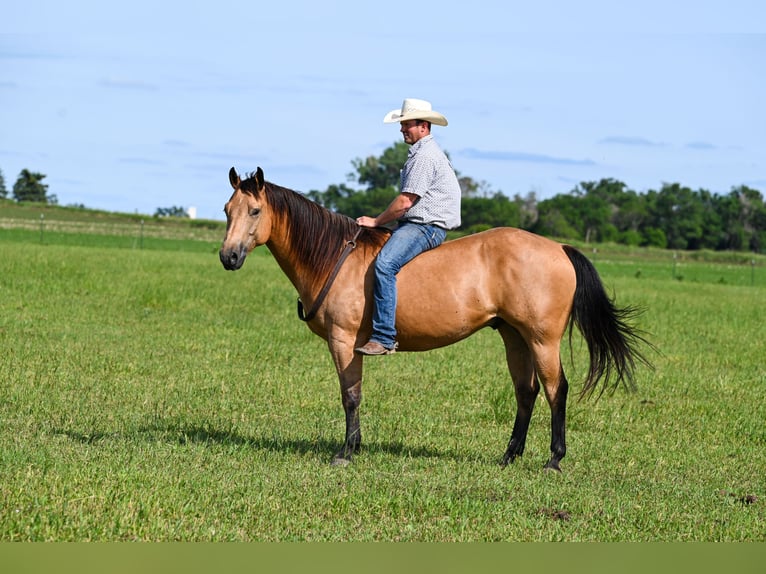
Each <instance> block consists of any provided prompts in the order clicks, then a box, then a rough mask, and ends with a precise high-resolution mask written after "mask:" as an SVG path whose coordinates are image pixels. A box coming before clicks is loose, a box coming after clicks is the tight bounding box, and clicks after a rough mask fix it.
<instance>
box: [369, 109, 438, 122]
mask: <svg viewBox="0 0 766 574" xmlns="http://www.w3.org/2000/svg"><path fill="white" fill-rule="evenodd" d="M408 120H425V121H427V122H431V123H432V124H436V125H437V126H446V125H447V118H445V117H444V116H443V115H441V114H440V113H439V112H434V111H425V110H423V111H418V110H415V111H412V112H408V113H406V114H402V110H401V109H399V110H391V111H390V112H388V113H387V114H386V117H384V118H383V123H384V124H395V123H398V122H406V121H408Z"/></svg>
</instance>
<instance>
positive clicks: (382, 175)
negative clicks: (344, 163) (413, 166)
mask: <svg viewBox="0 0 766 574" xmlns="http://www.w3.org/2000/svg"><path fill="white" fill-rule="evenodd" d="M409 148H410V146H409V145H408V144H406V143H404V142H397V143H395V144H394V145H392V146H390V147H388V148H386V149H385V150H384V151H383V155H381V156H380V157H375V156H369V157H368V158H367V159H364V160H363V159H360V158H357V159H355V160H353V161H352V162H351V165H353V166H354V169H356V173H355V174H354V173H350V174H348V179H349V181H356V182H357V183H360V184H362V185H364V186H365V187H366V189H367V190H368V191H369V190H372V189H382V188H386V187H396V188H398V187H399V183H400V179H401V176H400V174H401V169H402V166H403V165H404V162H406V161H407V155H408V154H409Z"/></svg>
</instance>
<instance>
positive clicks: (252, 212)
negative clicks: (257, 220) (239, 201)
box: [250, 207, 261, 217]
mask: <svg viewBox="0 0 766 574" xmlns="http://www.w3.org/2000/svg"><path fill="white" fill-rule="evenodd" d="M260 212H261V208H260V207H254V208H253V209H251V210H250V217H255V216H256V215H258V214H259V213H260Z"/></svg>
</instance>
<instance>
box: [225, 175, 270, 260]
mask: <svg viewBox="0 0 766 574" xmlns="http://www.w3.org/2000/svg"><path fill="white" fill-rule="evenodd" d="M229 182H230V183H231V186H232V187H233V188H234V193H233V194H232V196H231V198H230V199H229V201H228V202H227V203H226V205H225V206H224V209H223V210H224V212H225V213H226V237H224V239H223V245H221V251H220V253H219V256H220V258H221V263H223V266H224V267H225V268H226V269H228V270H230V271H235V270H237V269H239V268H240V267H242V264H243V263H244V262H245V257H247V254H248V253H250V251H252V250H253V249H254V248H255V247H257V246H259V245H263V244H264V243H266V241H268V239H269V234H270V232H271V210H270V208H269V204H268V202H267V201H266V194H265V191H264V188H265V183H264V180H263V170H262V169H261V168H260V167H259V168H258V170H257V171H256V172H255V174H253V175H252V176H251V177H249V178H247V179H246V180H245V181H242V180H241V179H240V178H239V175H237V171H236V170H235V169H234V168H233V167H232V168H231V170H229Z"/></svg>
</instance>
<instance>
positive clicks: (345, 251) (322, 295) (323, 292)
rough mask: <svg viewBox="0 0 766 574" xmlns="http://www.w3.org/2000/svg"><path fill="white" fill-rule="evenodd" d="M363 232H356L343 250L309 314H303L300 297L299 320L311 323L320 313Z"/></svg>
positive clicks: (358, 230) (359, 230) (360, 230)
mask: <svg viewBox="0 0 766 574" xmlns="http://www.w3.org/2000/svg"><path fill="white" fill-rule="evenodd" d="M361 232H362V228H361V227H360V228H359V229H357V230H356V234H355V235H354V237H353V239H351V241H347V242H346V247H344V248H343V252H342V253H341V254H340V257H339V258H338V262H337V263H336V264H335V268H334V269H333V270H332V273H330V275H328V276H327V281H325V283H324V285H323V286H322V290H321V291H320V292H319V295H317V298H316V300H315V301H314V304H313V305H312V306H311V309H309V312H308V313H307V314H306V315H304V314H303V302H302V301H301V298H300V297H298V318H299V319H300V320H301V321H304V322H306V323H308V322H309V321H311V320H312V319H313V318H314V317H316V314H317V311H319V307H321V306H322V303H323V302H324V298H325V297H326V296H327V292H328V291H329V290H330V287H332V284H333V281H335V278H336V277H337V276H338V272H339V271H340V268H341V266H342V265H343V262H344V261H345V260H346V257H348V256H349V254H350V253H351V252H352V251H353V250H354V249H356V240H357V239H358V238H359V234H360V233H361Z"/></svg>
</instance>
